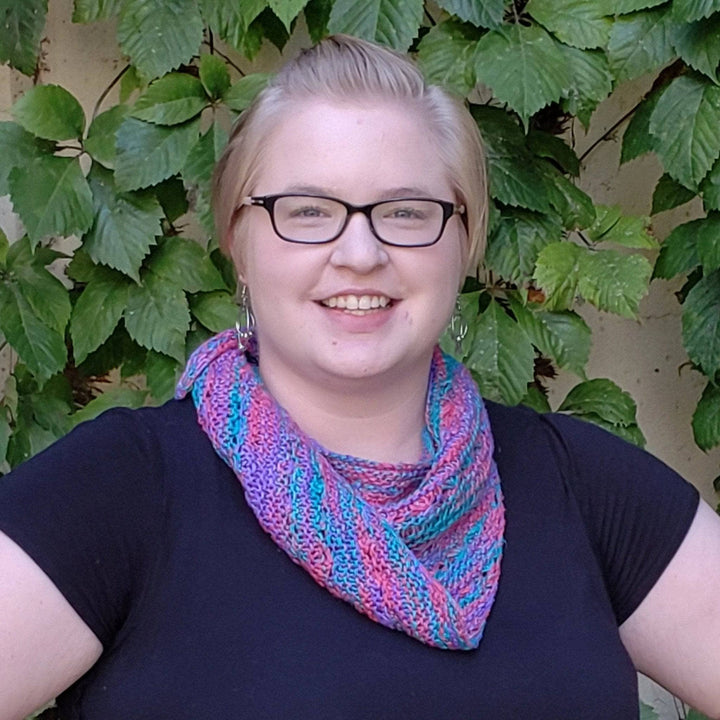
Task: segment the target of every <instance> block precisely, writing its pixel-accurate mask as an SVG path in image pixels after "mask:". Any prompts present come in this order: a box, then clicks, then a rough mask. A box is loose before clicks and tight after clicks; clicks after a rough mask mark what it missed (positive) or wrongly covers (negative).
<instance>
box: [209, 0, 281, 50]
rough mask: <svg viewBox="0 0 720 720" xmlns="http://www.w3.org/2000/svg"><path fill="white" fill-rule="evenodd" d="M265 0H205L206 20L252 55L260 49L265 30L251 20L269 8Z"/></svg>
mask: <svg viewBox="0 0 720 720" xmlns="http://www.w3.org/2000/svg"><path fill="white" fill-rule="evenodd" d="M266 6H267V3H266V2H265V0H243V2H241V3H240V2H237V0H201V2H200V8H201V12H202V15H203V17H204V18H205V22H206V23H207V24H208V25H209V26H210V28H211V30H212V31H213V32H214V33H215V35H216V36H217V37H219V38H220V39H221V40H223V41H224V42H226V43H229V44H230V45H232V47H234V48H236V49H237V50H239V51H240V52H241V53H242V54H243V55H245V57H247V58H248V59H252V58H253V57H254V56H255V54H256V53H257V52H258V50H259V49H260V44H261V42H262V34H261V32H258V30H257V29H256V28H253V27H251V23H252V22H253V21H254V20H255V19H256V18H257V17H258V15H260V13H261V12H262V11H263V10H264V9H265V7H266Z"/></svg>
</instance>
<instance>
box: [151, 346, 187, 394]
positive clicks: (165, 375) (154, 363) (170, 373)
mask: <svg viewBox="0 0 720 720" xmlns="http://www.w3.org/2000/svg"><path fill="white" fill-rule="evenodd" d="M182 367H183V366H182V363H179V362H178V361H177V360H175V359H174V358H171V357H168V356H167V355H163V354H161V353H156V352H154V351H153V350H150V351H149V352H148V354H147V362H146V364H145V375H146V377H147V384H148V387H149V388H150V393H151V395H152V396H153V398H154V399H155V401H156V402H158V403H164V402H165V401H166V400H170V398H172V396H173V395H174V393H175V385H176V384H177V381H178V380H179V379H180V373H181V372H182Z"/></svg>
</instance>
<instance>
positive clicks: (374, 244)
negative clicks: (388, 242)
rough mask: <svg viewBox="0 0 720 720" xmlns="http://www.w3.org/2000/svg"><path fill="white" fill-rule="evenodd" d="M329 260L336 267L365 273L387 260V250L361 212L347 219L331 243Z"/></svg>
mask: <svg viewBox="0 0 720 720" xmlns="http://www.w3.org/2000/svg"><path fill="white" fill-rule="evenodd" d="M332 246H333V251H332V255H331V256H330V262H331V263H332V264H333V265H335V266H336V267H347V268H350V269H352V270H353V271H354V272H356V273H358V274H360V275H366V274H367V273H369V272H372V270H374V269H375V268H377V267H382V266H383V265H386V264H387V262H388V261H389V257H388V254H387V250H386V248H385V245H383V244H382V243H381V242H380V241H379V240H378V239H377V238H376V237H375V235H373V233H372V230H371V229H370V220H369V218H367V217H365V216H364V215H363V214H362V213H359V212H357V213H354V214H353V215H351V216H350V218H349V219H348V223H347V225H346V226H345V229H344V230H343V232H342V234H341V235H340V237H338V238H337V239H336V240H334V241H333V243H332Z"/></svg>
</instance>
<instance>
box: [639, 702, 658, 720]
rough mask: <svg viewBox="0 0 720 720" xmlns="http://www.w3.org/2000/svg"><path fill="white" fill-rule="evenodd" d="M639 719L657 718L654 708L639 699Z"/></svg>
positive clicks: (649, 719) (653, 719)
mask: <svg viewBox="0 0 720 720" xmlns="http://www.w3.org/2000/svg"><path fill="white" fill-rule="evenodd" d="M640 720H659V718H658V715H657V713H656V712H655V710H653V708H652V707H651V706H650V705H648V704H647V703H644V702H643V701H642V700H641V701H640Z"/></svg>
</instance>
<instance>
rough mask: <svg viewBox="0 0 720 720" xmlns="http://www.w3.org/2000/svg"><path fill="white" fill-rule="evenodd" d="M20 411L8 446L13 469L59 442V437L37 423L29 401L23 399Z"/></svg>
mask: <svg viewBox="0 0 720 720" xmlns="http://www.w3.org/2000/svg"><path fill="white" fill-rule="evenodd" d="M20 410H21V412H20V414H19V416H18V419H17V422H16V424H15V432H14V433H13V435H12V437H11V438H10V442H9V444H8V461H9V463H10V466H11V467H14V466H16V465H19V464H20V463H21V462H24V461H25V460H27V459H28V458H30V457H32V456H33V455H37V453H39V452H41V451H42V450H44V449H45V448H46V447H48V446H49V445H51V444H52V443H53V442H55V440H57V436H56V435H55V434H54V433H53V432H52V431H50V430H48V429H47V428H44V427H41V426H40V425H39V424H38V423H37V422H36V421H35V419H34V418H33V413H32V410H33V409H32V405H31V403H30V402H29V400H26V399H25V398H21V401H20Z"/></svg>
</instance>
